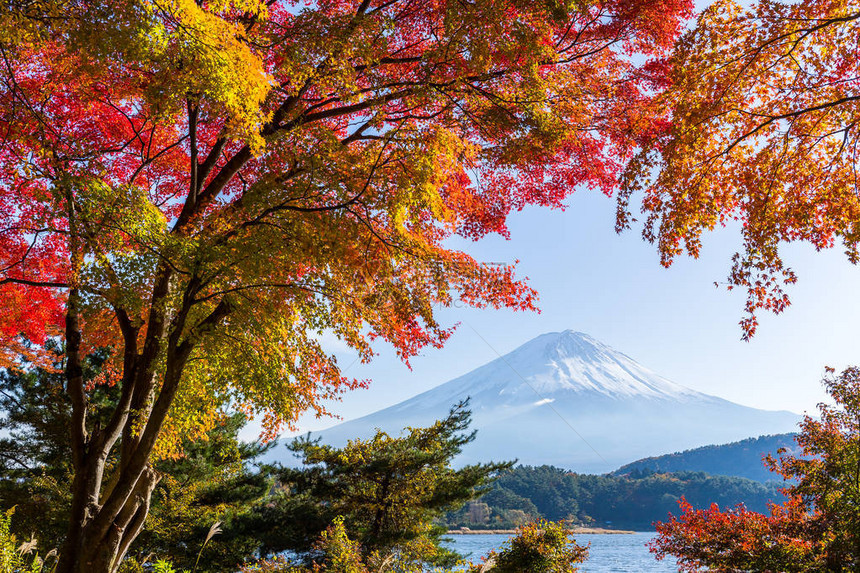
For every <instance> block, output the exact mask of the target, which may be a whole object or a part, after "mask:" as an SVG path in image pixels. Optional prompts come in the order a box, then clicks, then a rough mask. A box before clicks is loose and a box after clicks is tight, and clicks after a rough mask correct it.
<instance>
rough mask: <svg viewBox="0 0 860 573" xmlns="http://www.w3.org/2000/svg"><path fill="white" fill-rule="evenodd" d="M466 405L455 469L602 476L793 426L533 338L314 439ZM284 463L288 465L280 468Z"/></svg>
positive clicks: (559, 339) (566, 342)
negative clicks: (491, 464)
mask: <svg viewBox="0 0 860 573" xmlns="http://www.w3.org/2000/svg"><path fill="white" fill-rule="evenodd" d="M466 397H471V403H470V405H471V409H472V414H473V422H472V427H473V428H474V429H477V430H478V437H477V439H476V440H475V442H473V443H472V444H470V445H468V446H467V447H466V449H464V451H463V453H462V454H461V455H460V456H459V458H458V459H457V460H456V462H457V463H458V464H467V463H476V462H482V461H490V460H495V461H498V460H508V459H513V458H517V459H518V460H519V462H520V463H523V464H530V465H539V464H551V465H555V466H558V467H562V468H567V469H572V470H575V471H579V472H587V473H604V472H608V471H611V470H613V469H615V468H617V467H618V466H620V465H622V464H625V463H628V462H631V461H633V460H637V459H640V458H643V457H647V456H654V455H659V454H663V453H667V452H674V451H680V450H684V449H689V448H694V447H698V446H703V445H707V444H715V443H725V442H730V441H735V440H740V439H744V438H748V437H751V436H759V435H762V434H776V433H782V432H791V431H794V430H795V428H796V424H797V422H798V421H799V420H800V416H798V415H797V414H793V413H791V412H785V411H780V412H777V411H767V410H759V409H755V408H749V407H746V406H741V405H739V404H735V403H733V402H729V401H727V400H723V399H721V398H717V397H715V396H710V395H707V394H702V393H700V392H696V391H694V390H691V389H690V388H686V387H684V386H681V385H680V384H676V383H675V382H672V381H670V380H667V379H666V378H663V377H662V376H660V375H658V374H656V373H655V372H653V371H651V370H649V369H647V368H645V367H644V366H642V365H640V364H639V363H637V362H636V361H635V360H633V359H632V358H630V357H629V356H626V355H625V354H622V353H620V352H618V351H616V350H614V349H613V348H611V347H609V346H607V345H605V344H603V343H602V342H600V341H598V340H595V339H594V338H592V337H590V336H588V335H587V334H583V333H581V332H574V331H571V330H566V331H564V332H553V333H548V334H544V335H541V336H538V337H537V338H535V339H533V340H531V341H529V342H527V343H525V344H523V345H522V346H520V347H519V348H517V349H516V350H514V351H512V352H510V353H509V354H506V355H505V356H502V357H500V358H497V359H496V360H493V361H491V362H489V363H488V364H485V365H484V366H481V367H480V368H477V369H475V370H473V371H471V372H469V373H467V374H464V375H463V376H460V377H459V378H455V379H454V380H451V381H449V382H446V383H444V384H442V385H440V386H437V387H435V388H433V389H431V390H428V391H427V392H424V393H422V394H419V395H417V396H415V397H413V398H410V399H408V400H405V401H403V402H400V403H399V404H395V405H394V406H391V407H389V408H385V409H383V410H380V411H378V412H374V413H373V414H370V415H367V416H364V417H362V418H358V419H355V420H350V421H347V422H344V423H341V424H338V425H336V426H334V427H332V428H329V429H327V430H323V431H322V432H320V433H319V434H320V435H321V436H322V439H323V441H324V442H326V443H331V444H334V445H343V444H345V443H346V441H347V440H348V439H352V438H356V437H361V438H365V437H368V436H370V435H372V434H373V432H374V431H375V429H376V428H380V429H382V430H384V431H386V432H388V433H390V434H394V435H396V434H398V433H399V432H400V430H401V429H402V428H403V427H405V426H419V425H426V424H429V423H432V422H433V421H434V420H437V419H439V418H441V417H444V416H445V414H446V413H447V412H448V410H449V409H450V407H451V406H452V405H453V404H455V403H456V402H458V401H459V400H462V399H465V398H466ZM284 461H286V462H290V460H284Z"/></svg>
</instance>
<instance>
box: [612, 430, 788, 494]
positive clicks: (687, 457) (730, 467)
mask: <svg viewBox="0 0 860 573" xmlns="http://www.w3.org/2000/svg"><path fill="white" fill-rule="evenodd" d="M795 435H796V434H777V435H774V436H759V437H758V438H748V439H746V440H741V441H739V442H732V443H730V444H721V445H711V446H702V447H701V448H695V449H693V450H686V451H683V452H675V453H674V454H666V455H663V456H655V457H650V458H644V459H641V460H636V461H635V462H633V463H629V464H627V465H625V466H622V467H620V468H618V469H617V470H615V471H614V472H612V473H613V475H627V474H631V473H636V472H640V473H641V472H644V473H648V472H658V473H665V472H688V471H689V472H706V473H708V474H711V475H724V476H735V477H743V478H747V479H751V480H755V481H759V482H766V481H772V480H773V481H782V478H781V477H780V476H779V474H776V473H773V472H771V471H769V470H768V469H767V468H766V467H765V466H764V463H763V462H762V458H763V457H764V456H765V455H766V454H773V455H776V452H777V450H779V449H780V448H785V449H787V450H789V451H791V452H793V453H795V454H798V453H799V451H800V447H799V446H798V445H797V442H795V441H794V436H795Z"/></svg>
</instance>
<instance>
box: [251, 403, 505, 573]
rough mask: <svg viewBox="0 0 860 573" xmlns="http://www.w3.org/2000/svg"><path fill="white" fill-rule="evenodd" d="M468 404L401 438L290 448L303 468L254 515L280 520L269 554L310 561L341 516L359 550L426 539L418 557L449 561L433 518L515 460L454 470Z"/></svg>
mask: <svg viewBox="0 0 860 573" xmlns="http://www.w3.org/2000/svg"><path fill="white" fill-rule="evenodd" d="M467 405H468V400H466V401H463V402H460V403H459V404H457V405H456V406H454V407H453V408H452V409H451V411H450V412H449V414H448V416H447V417H446V418H445V419H443V420H440V421H437V422H436V423H435V424H433V425H432V426H429V427H427V428H406V430H405V433H404V434H403V435H401V436H400V437H391V436H389V435H388V434H386V433H385V432H382V431H378V432H377V433H376V435H375V436H374V437H373V438H371V439H369V440H353V441H350V442H349V443H348V444H347V445H346V446H345V447H343V448H335V447H332V446H327V445H322V444H320V443H319V441H312V440H309V439H306V438H305V439H298V440H295V441H293V442H292V443H291V444H290V445H289V448H290V449H291V450H292V451H293V452H295V453H296V454H298V455H300V457H301V458H302V461H303V462H304V464H305V467H303V468H300V469H285V470H283V471H282V473H281V475H280V481H281V483H282V484H283V486H284V492H283V493H282V495H281V496H280V498H279V500H278V503H277V504H275V506H274V507H268V508H264V511H263V512H261V514H260V516H259V518H260V519H261V520H271V521H274V522H276V523H277V525H275V526H274V527H273V528H272V531H271V532H270V535H269V536H268V537H267V539H266V542H267V547H266V549H267V550H268V551H281V550H292V551H296V552H298V553H302V554H306V555H308V556H312V554H313V542H314V540H315V539H317V538H318V537H319V536H320V534H321V533H322V532H323V531H324V530H325V528H326V527H327V526H328V525H329V524H330V523H331V522H332V521H333V520H334V519H335V517H336V516H343V518H344V525H345V527H346V531H347V532H348V534H349V536H350V538H351V539H354V540H356V541H358V542H359V543H360V545H361V550H362V553H363V554H364V555H365V556H371V555H372V554H373V553H377V554H379V555H385V554H390V553H392V551H393V550H394V549H395V548H398V549H399V548H402V547H406V546H411V547H414V546H415V545H416V544H418V543H419V542H429V544H430V547H431V550H430V551H427V552H425V553H424V555H423V557H422V558H424V559H426V560H427V561H428V562H432V563H438V564H442V563H449V562H450V561H451V560H452V558H453V554H451V553H450V552H449V551H447V550H444V549H443V548H441V547H440V545H439V540H440V535H441V534H442V533H443V532H444V528H443V527H440V526H433V525H432V522H433V520H434V519H437V518H439V517H440V516H442V515H444V513H445V512H446V511H449V510H452V509H456V508H458V507H459V506H461V505H463V504H464V503H465V502H466V501H468V500H470V499H474V498H475V497H476V496H478V495H480V494H481V493H482V492H483V491H485V490H486V486H487V484H488V483H489V482H490V481H491V480H493V479H494V478H495V477H496V476H497V475H498V474H499V473H500V472H501V471H503V470H506V469H508V468H510V467H511V465H512V462H505V463H488V464H478V465H471V466H466V467H463V468H461V469H456V470H455V469H453V468H452V467H451V461H452V459H453V458H454V457H455V456H456V455H457V454H459V453H460V451H461V449H462V447H463V446H464V445H466V444H468V443H469V442H471V441H472V440H474V439H475V432H471V433H470V432H468V431H467V428H468V426H469V423H470V421H471V413H470V412H469V411H468V410H467Z"/></svg>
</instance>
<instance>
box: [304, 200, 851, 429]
mask: <svg viewBox="0 0 860 573" xmlns="http://www.w3.org/2000/svg"><path fill="white" fill-rule="evenodd" d="M614 209H615V204H614V200H613V199H610V198H607V197H605V196H603V195H600V194H596V193H589V192H578V193H576V194H574V196H573V197H571V199H570V201H569V208H568V209H567V210H566V211H564V212H561V211H550V210H546V209H537V208H535V209H529V210H527V211H525V212H522V213H517V214H514V215H513V216H512V217H511V220H510V230H511V239H510V240H509V241H506V240H503V239H501V238H498V237H491V238H488V239H485V240H482V241H480V242H478V243H468V244H465V243H464V248H465V249H466V250H468V252H470V253H471V254H473V255H474V256H475V257H476V258H477V259H479V260H483V261H492V262H512V261H514V260H517V259H519V260H520V261H521V262H520V264H519V266H518V269H519V272H518V274H519V276H527V277H528V278H529V283H530V284H531V285H532V286H533V287H534V288H536V289H537V290H538V292H539V293H540V301H539V305H540V308H541V313H540V314H534V313H514V312H510V311H496V310H475V309H469V308H450V309H443V310H442V312H441V314H440V316H441V317H442V319H443V321H444V322H445V323H447V324H453V323H455V322H459V323H460V327H459V329H458V330H457V332H456V333H455V334H454V336H453V337H452V338H451V339H450V341H449V342H448V344H447V345H446V347H445V348H444V349H442V350H435V349H429V350H427V351H425V352H424V354H423V355H422V356H421V357H418V358H416V359H414V360H413V363H412V366H413V369H412V371H411V372H410V371H409V370H408V369H407V368H406V367H405V366H403V365H402V364H400V363H399V361H398V360H397V358H396V357H394V355H393V352H391V349H390V348H389V347H386V346H382V345H380V346H379V348H378V351H379V352H380V355H379V357H378V358H377V359H376V360H374V362H373V363H372V364H370V365H361V364H359V363H355V362H354V359H355V354H354V353H352V352H349V351H348V350H347V349H345V348H344V347H343V346H342V345H340V344H339V343H338V342H337V341H336V340H334V339H332V340H327V346H328V348H330V349H331V350H332V351H334V352H336V353H337V355H338V357H339V362H340V364H341V365H342V366H343V367H344V369H345V370H346V373H347V374H349V375H351V376H356V377H360V378H371V379H372V380H373V382H372V384H371V387H370V389H368V390H359V391H355V392H351V393H349V394H347V395H345V396H344V399H343V401H342V402H341V403H337V404H332V405H331V407H330V409H331V410H332V412H333V413H336V414H338V415H340V416H342V417H343V418H344V419H350V418H354V417H358V416H361V415H364V414H367V413H370V412H373V411H375V410H378V409H380V408H383V407H386V406H389V405H392V404H395V403H397V402H399V401H401V400H404V399H406V398H409V397H410V396H413V395H415V394H418V393H420V392H422V391H424V390H427V389H429V388H431V387H433V386H436V385H438V384H441V383H443V382H446V381H448V380H450V379H452V378H454V377H456V376H459V375H461V374H464V373H466V372H468V371H470V370H472V369H474V368H476V367H478V366H481V365H482V364H485V363H486V362H488V361H490V360H493V359H495V358H497V357H498V356H499V354H504V353H506V352H509V351H511V350H513V349H514V348H516V347H517V346H519V345H521V344H523V343H524V342H526V341H528V340H530V339H532V338H534V337H535V336H538V335H539V334H542V333H545V332H550V331H559V330H565V329H574V330H579V331H582V332H585V333H588V334H590V335H591V336H593V337H595V338H597V339H599V340H601V341H603V342H605V343H606V344H609V345H610V346H612V347H614V348H615V349H616V350H619V351H621V352H624V353H625V354H627V355H629V356H630V357H632V358H633V359H635V360H637V361H638V362H640V363H641V364H643V365H644V366H646V367H648V368H651V369H652V370H654V371H656V372H657V373H659V374H661V375H663V376H665V377H667V378H669V379H670V380H673V381H675V382H678V383H680V384H683V385H685V386H689V387H690V388H694V389H696V390H699V391H701V392H705V393H709V394H714V395H717V396H720V397H723V398H727V399H729V400H732V401H735V402H738V403H741V404H745V405H749V406H755V407H759V408H766V409H774V410H776V409H786V410H792V411H794V412H799V413H802V412H804V411H810V412H813V411H814V410H815V405H816V404H817V402H818V401H820V400H821V399H822V398H823V397H824V394H823V392H822V391H821V385H820V383H819V380H820V378H821V375H822V373H823V371H824V367H825V366H827V365H829V366H833V367H836V368H841V367H844V366H846V365H849V364H853V363H860V352H858V351H857V350H858V348H857V334H856V332H855V328H856V327H857V326H858V325H860V305H858V304H856V300H855V298H856V294H855V293H856V291H857V287H858V286H860V269H858V268H857V267H854V266H853V265H851V264H850V263H848V262H847V260H846V259H845V257H844V255H843V254H842V252H841V250H840V249H839V248H836V249H833V250H830V251H827V252H815V251H814V249H811V248H809V247H806V246H801V245H792V246H789V247H788V248H787V249H786V250H785V259H786V262H787V264H788V265H789V266H791V267H792V268H793V269H794V270H795V271H796V272H797V274H798V277H799V280H798V284H797V285H795V286H794V287H791V288H790V291H789V294H790V296H791V298H792V303H793V304H792V306H791V307H790V308H789V309H788V310H787V311H786V312H785V313H783V314H781V315H779V316H773V315H767V314H763V315H761V316H760V326H759V329H758V332H757V334H756V336H755V337H754V339H753V340H752V341H751V342H743V341H741V340H740V338H741V330H740V327H739V325H738V321H739V320H740V318H741V317H742V314H743V304H744V301H745V294H744V293H741V292H727V291H726V290H725V288H717V287H715V286H714V282H715V281H724V280H725V277H726V276H727V275H728V272H729V269H730V265H731V255H732V254H733V253H734V252H735V250H736V249H737V247H738V246H739V244H740V235H739V233H738V232H736V231H735V232H733V231H732V230H729V229H723V230H720V231H718V232H715V233H711V234H710V235H708V236H706V237H705V240H704V249H703V252H702V256H701V258H700V259H698V260H693V259H689V258H681V259H678V261H677V262H676V263H675V264H674V265H673V266H672V267H671V268H670V269H664V268H663V267H661V266H660V264H659V261H658V255H657V252H656V249H655V247H654V246H653V245H650V244H648V243H645V242H644V241H642V239H641V237H640V235H639V233H638V232H637V231H630V232H627V233H624V234H622V235H620V236H619V235H616V234H615V232H614V229H613V226H614ZM334 423H337V421H336V420H331V419H323V420H315V419H314V418H312V417H309V418H305V419H303V420H302V422H301V429H302V430H303V431H307V430H312V429H313V430H315V429H321V428H324V427H327V426H330V425H333V424H334Z"/></svg>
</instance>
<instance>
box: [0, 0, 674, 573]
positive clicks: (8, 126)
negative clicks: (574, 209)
mask: <svg viewBox="0 0 860 573" xmlns="http://www.w3.org/2000/svg"><path fill="white" fill-rule="evenodd" d="M689 9H690V2H689V1H688V0H661V1H659V2H655V1H653V0H598V1H589V2H568V3H565V2H555V1H553V2H532V1H526V0H475V1H472V2H451V1H446V0H439V1H434V2H426V1H423V0H422V1H418V0H354V1H345V0H325V1H322V2H315V3H311V4H309V5H304V4H301V3H297V2H290V1H287V0H280V1H279V0H270V1H266V2H263V1H260V0H217V1H216V0H213V1H211V2H194V1H192V0H168V1H166V2H149V1H146V0H118V1H112V2H102V1H98V0H81V1H79V2H67V1H65V0H44V1H32V0H9V1H8V2H7V3H6V4H4V10H2V11H0V301H2V313H0V337H1V338H2V340H3V344H2V345H0V347H2V349H3V354H2V356H3V357H2V358H0V359H2V360H3V361H4V364H5V365H6V366H9V367H16V365H17V364H16V362H15V360H14V356H15V353H16V352H19V351H20V350H21V344H22V341H24V342H26V341H29V342H31V343H36V345H37V346H38V344H40V343H41V342H42V341H44V340H45V339H46V338H48V337H61V338H62V339H63V341H64V353H65V365H64V373H65V376H66V388H65V391H66V392H67V394H68V396H69V399H70V401H71V404H72V428H71V435H70V443H71V449H72V465H73V468H74V479H73V482H72V484H71V493H72V503H71V518H70V525H69V528H68V533H67V535H66V536H65V541H64V545H63V547H62V550H61V556H60V562H59V565H58V569H57V570H58V572H59V573H71V572H82V571H88V572H91V571H97V572H100V571H114V570H115V569H116V568H117V566H118V564H119V562H120V561H121V559H122V557H123V555H124V554H125V553H126V552H127V550H128V547H129V546H130V544H131V543H132V541H133V540H134V538H135V537H136V535H137V534H138V532H139V531H140V529H141V527H142V525H143V522H144V519H145V518H146V514H147V511H148V507H149V503H150V501H149V500H150V496H151V494H152V491H153V488H154V487H155V484H156V483H157V481H158V479H159V476H158V474H157V472H156V471H155V470H154V469H153V467H152V465H151V464H152V461H153V459H156V458H164V457H170V456H175V455H178V451H177V444H178V443H179V442H180V441H181V440H180V438H182V437H186V438H190V439H193V438H194V437H195V436H202V435H204V434H205V432H206V430H207V429H208V428H211V427H212V425H213V424H214V423H215V420H216V417H217V416H216V413H217V412H218V405H220V404H224V403H229V404H231V405H234V406H236V407H238V408H240V409H242V410H243V411H245V412H246V413H247V414H249V415H256V416H260V417H262V419H263V423H264V426H265V428H266V433H267V435H268V436H272V435H275V434H276V433H277V431H278V429H279V428H280V427H282V426H283V424H289V423H290V422H292V421H294V420H295V419H296V417H297V416H298V414H299V413H300V412H302V411H304V410H307V409H313V410H315V411H316V412H317V413H319V414H322V413H324V410H323V408H322V406H321V405H320V404H321V400H323V399H327V398H331V397H335V396H337V395H338V393H339V392H341V391H344V390H346V389H349V388H355V387H358V386H361V385H362V384H364V382H363V381H360V380H353V379H349V378H347V377H345V376H344V375H342V374H341V372H340V371H339V369H338V366H337V363H336V361H335V360H334V358H333V357H331V356H330V355H328V354H326V352H325V351H324V349H323V348H322V347H321V346H320V343H319V338H318V336H319V334H320V333H322V332H325V331H328V332H332V333H334V334H335V335H336V336H338V337H339V338H340V339H342V340H343V341H345V342H346V343H347V344H348V345H349V346H351V347H352V348H354V349H355V350H356V351H357V352H358V353H359V354H360V356H361V358H362V359H364V360H368V359H370V358H371V356H372V354H373V350H372V343H373V341H374V340H375V339H383V340H386V341H388V342H390V343H391V344H392V345H393V347H394V348H395V350H396V351H397V353H398V354H399V355H400V357H402V358H403V359H404V360H407V361H408V359H409V357H410V356H413V355H414V354H415V353H416V352H418V351H419V350H420V349H422V348H424V347H426V346H428V345H430V346H438V345H441V344H442V343H443V342H444V341H445V339H446V338H447V337H448V336H449V335H450V329H449V328H447V327H445V326H444V325H441V324H440V323H439V322H438V321H437V320H436V317H435V314H434V308H437V307H439V306H444V305H449V304H451V302H452V301H453V299H454V297H458V298H459V299H460V300H462V301H463V302H465V303H467V304H471V305H476V306H484V305H494V306H497V307H498V306H506V307H510V308H515V309H532V308H534V297H535V293H534V292H533V291H532V290H531V289H530V288H529V287H528V286H527V285H525V284H524V283H522V282H521V281H518V280H517V279H516V278H515V277H514V270H513V268H512V267H510V266H503V267H498V266H491V265H486V264H482V263H480V262H478V261H475V260H474V259H473V258H471V257H470V256H469V255H468V254H466V253H464V252H461V251H457V250H454V249H451V248H449V247H447V246H446V239H448V238H449V237H451V236H453V235H460V236H463V237H466V238H470V239H478V238H480V237H482V236H484V235H486V234H488V233H501V234H505V233H506V227H505V219H506V216H507V215H508V214H509V213H510V212H511V211H515V210H517V209H520V208H522V207H524V206H526V205H531V204H536V205H544V206H550V207H558V206H561V205H562V201H563V200H564V198H565V197H566V196H567V195H568V194H569V193H570V192H571V191H572V189H573V188H574V186H577V185H582V186H588V187H592V188H596V189H601V190H604V191H607V192H608V191H609V190H610V189H611V188H612V187H613V185H614V184H615V182H616V180H617V176H618V174H619V172H620V170H621V168H622V166H623V164H624V162H625V160H626V159H627V158H629V156H630V154H631V151H632V149H633V147H634V146H636V145H638V144H640V143H641V141H642V140H644V139H647V138H648V137H651V136H652V135H653V134H652V132H653V130H654V129H655V125H654V122H653V121H652V116H653V115H654V109H653V93H654V91H655V90H656V89H657V88H658V87H659V85H660V81H661V77H662V76H661V72H662V67H661V66H660V65H659V64H658V61H659V58H660V57H661V56H662V55H663V54H664V52H665V51H666V50H667V49H668V47H669V46H670V45H671V43H672V41H673V40H674V38H675V37H676V35H677V33H678V31H679V23H680V22H681V20H682V19H683V17H684V16H685V15H686V14H688V12H689ZM634 53H639V54H643V55H644V56H646V57H645V58H632V57H631V55H632V54H634ZM35 347H36V346H33V347H31V348H35ZM99 348H108V349H112V351H113V353H112V354H111V356H110V357H109V359H108V361H107V362H106V365H105V369H104V372H103V374H102V375H101V376H100V377H99V379H98V380H96V381H93V382H92V383H85V382H84V378H83V377H82V375H81V360H82V357H83V356H86V355H87V353H88V352H90V351H92V350H94V349H99ZM31 358H32V360H34V361H37V360H38V359H39V357H38V356H33V357H31ZM17 366H19V365H17ZM99 385H115V386H116V387H118V388H119V389H120V392H119V394H120V395H119V400H118V403H117V407H116V408H115V409H114V410H113V412H112V413H111V414H110V416H108V418H107V420H106V421H105V422H104V423H99V424H93V423H92V420H90V419H89V418H88V416H89V400H90V396H91V394H92V392H93V391H94V388H95V387H97V386H99ZM113 453H115V455H116V457H117V459H118V460H119V461H118V462H117V463H116V464H111V465H107V464H106V463H105V460H106V459H108V457H109V455H113Z"/></svg>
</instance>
